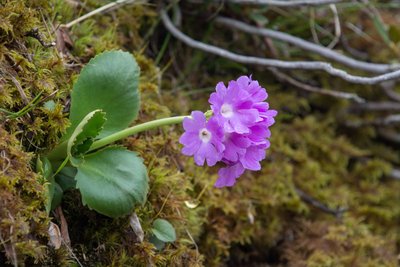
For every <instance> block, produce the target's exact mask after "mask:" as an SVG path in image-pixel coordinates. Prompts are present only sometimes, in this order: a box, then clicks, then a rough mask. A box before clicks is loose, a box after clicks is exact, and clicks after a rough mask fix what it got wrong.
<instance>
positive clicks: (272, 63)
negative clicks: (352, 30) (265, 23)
mask: <svg viewBox="0 0 400 267" xmlns="http://www.w3.org/2000/svg"><path fill="white" fill-rule="evenodd" d="M160 13H161V19H162V21H163V23H164V26H165V27H166V28H167V29H168V31H169V32H170V33H171V34H172V35H173V36H175V38H177V39H179V40H180V41H182V42H184V43H185V44H187V45H188V46H190V47H193V48H196V49H200V50H202V51H205V52H208V53H211V54H214V55H218V56H221V57H224V58H227V59H230V60H232V61H236V62H240V63H244V64H254V65H261V66H266V67H275V68H283V69H303V70H323V71H325V72H327V73H329V74H331V75H332V76H336V77H340V78H342V79H343V80H346V81H348V82H352V83H358V84H369V85H371V84H377V83H381V82H384V81H388V80H394V79H399V78H400V70H396V71H393V72H389V73H385V74H382V75H379V76H375V77H362V76H356V75H351V74H348V73H347V72H345V71H344V70H341V69H337V68H335V67H333V66H332V65H331V64H329V63H327V62H321V61H313V62H310V61H282V60H274V59H267V58H259V57H252V56H244V55H240V54H236V53H233V52H230V51H228V50H225V49H222V48H220V47H217V46H213V45H209V44H205V43H202V42H199V41H196V40H193V39H192V38H190V37H189V36H187V35H185V34H184V33H182V32H181V31H179V30H178V29H177V28H176V27H175V26H174V25H173V24H172V22H171V20H170V19H169V17H168V15H167V13H166V12H165V10H161V11H160Z"/></svg>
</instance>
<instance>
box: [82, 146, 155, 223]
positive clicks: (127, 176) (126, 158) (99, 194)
mask: <svg viewBox="0 0 400 267" xmlns="http://www.w3.org/2000/svg"><path fill="white" fill-rule="evenodd" d="M75 179H76V181H77V183H76V187H77V188H78V189H79V190H80V191H81V194H82V202H83V203H84V204H86V205H88V206H89V208H91V209H94V210H96V211H97V212H99V213H101V214H104V215H107V216H109V217H114V218H115V217H119V216H123V215H127V214H129V213H131V212H132V209H133V208H134V206H135V205H136V204H138V203H144V202H145V200H146V195H147V192H148V188H149V185H148V178H147V170H146V167H145V166H144V165H143V160H142V159H141V158H140V157H138V156H137V155H136V153H134V152H132V151H128V150H126V149H125V148H122V147H107V148H105V149H104V150H100V151H98V152H95V153H93V154H89V155H86V156H85V157H84V159H83V161H82V162H81V164H80V165H79V166H78V173H77V175H76V176H75Z"/></svg>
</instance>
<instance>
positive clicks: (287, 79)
mask: <svg viewBox="0 0 400 267" xmlns="http://www.w3.org/2000/svg"><path fill="white" fill-rule="evenodd" d="M268 69H269V70H270V71H271V72H272V73H273V74H274V75H275V76H276V77H277V78H278V79H281V80H282V81H284V82H287V83H289V84H291V85H293V86H296V87H298V88H300V89H303V90H305V91H309V92H313V93H318V94H322V95H329V96H333V97H337V98H343V99H348V100H353V101H355V102H357V103H365V102H366V101H365V99H364V98H361V97H359V96H358V95H356V94H352V93H345V92H338V91H333V90H327V89H322V88H318V87H314V86H311V85H309V84H305V83H302V82H300V81H297V80H295V79H293V78H292V77H290V76H289V75H287V74H285V73H283V72H281V71H279V70H277V69H276V68H268Z"/></svg>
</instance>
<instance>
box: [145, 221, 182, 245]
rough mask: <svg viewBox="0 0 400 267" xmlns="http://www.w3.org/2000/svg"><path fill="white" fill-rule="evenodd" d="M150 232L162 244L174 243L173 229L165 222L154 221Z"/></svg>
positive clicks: (174, 234)
mask: <svg viewBox="0 0 400 267" xmlns="http://www.w3.org/2000/svg"><path fill="white" fill-rule="evenodd" d="M151 231H152V232H153V234H154V235H155V236H156V237H157V238H158V239H159V240H161V241H163V242H174V241H175V240H176V233H175V229H174V227H173V226H172V224H170V223H169V222H168V221H167V220H164V219H157V220H155V221H154V222H153V227H152V229H151Z"/></svg>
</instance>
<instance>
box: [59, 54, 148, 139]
mask: <svg viewBox="0 0 400 267" xmlns="http://www.w3.org/2000/svg"><path fill="white" fill-rule="evenodd" d="M139 73H140V69H139V66H138V64H137V63H136V60H135V59H134V58H133V56H132V55H131V54H130V53H127V52H122V51H109V52H104V53H102V54H99V55H97V56H96V57H94V58H93V59H92V60H90V61H89V63H88V64H87V65H86V66H85V67H84V68H83V69H82V71H81V73H80V75H79V78H78V80H77V81H76V83H75V85H74V88H73V91H72V94H71V111H70V117H69V118H70V121H71V127H70V128H69V130H68V133H67V136H69V135H70V134H71V133H72V131H73V130H74V129H75V128H76V126H77V125H78V124H79V123H80V122H81V121H82V119H83V118H84V117H85V116H86V115H87V114H88V113H90V112H92V111H93V110H96V109H101V110H102V111H104V112H105V113H106V114H107V116H106V118H107V121H106V123H105V124H104V128H103V130H102V131H101V133H100V135H99V137H100V138H103V137H105V136H108V135H110V134H112V133H115V132H117V131H120V130H122V129H125V128H126V127H128V126H129V124H130V123H131V122H132V121H133V120H134V119H135V118H136V116H137V114H138V111H139V91H138V83H139Z"/></svg>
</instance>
